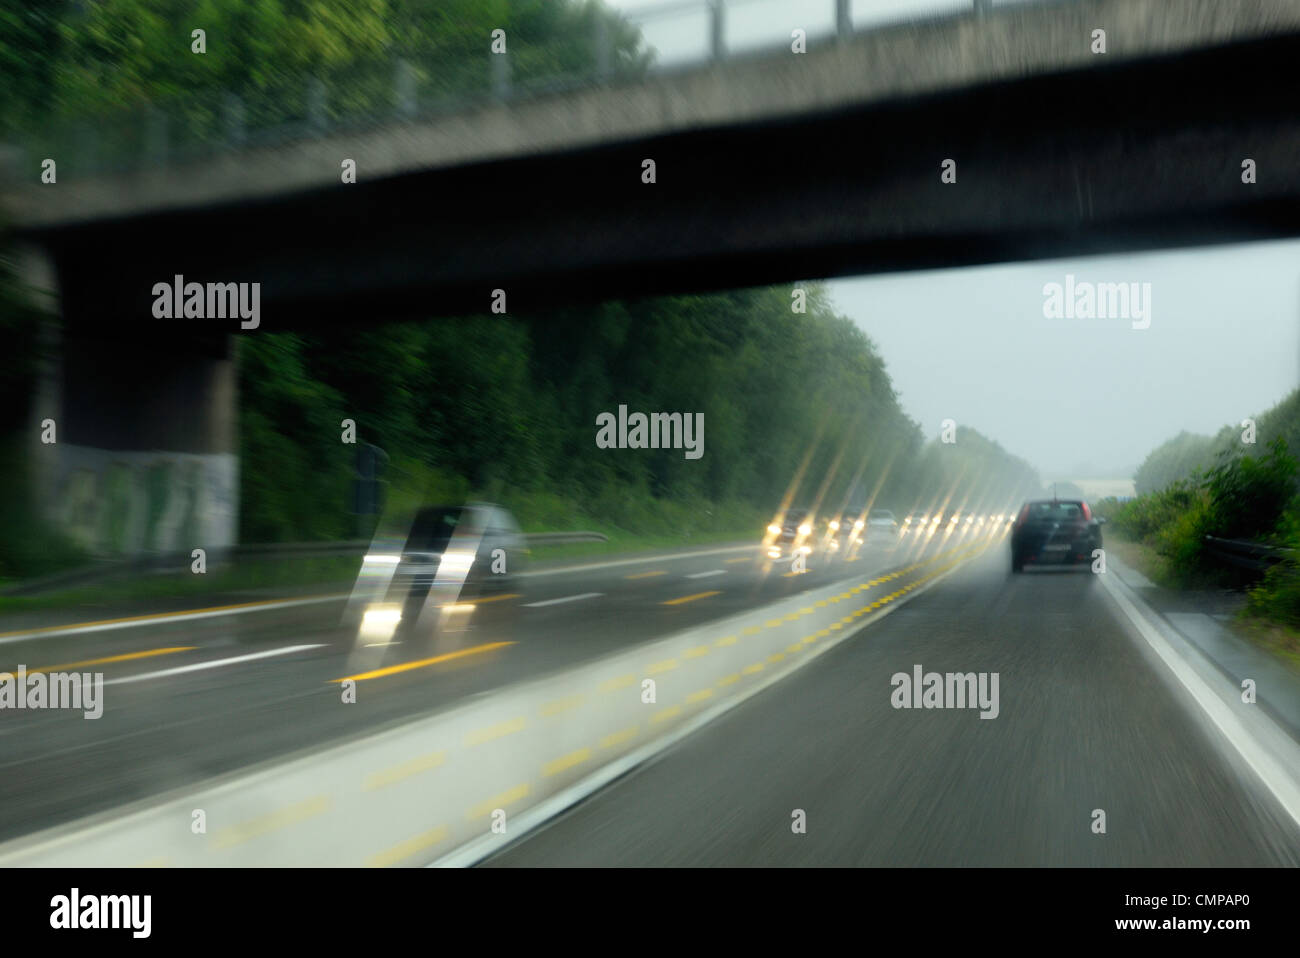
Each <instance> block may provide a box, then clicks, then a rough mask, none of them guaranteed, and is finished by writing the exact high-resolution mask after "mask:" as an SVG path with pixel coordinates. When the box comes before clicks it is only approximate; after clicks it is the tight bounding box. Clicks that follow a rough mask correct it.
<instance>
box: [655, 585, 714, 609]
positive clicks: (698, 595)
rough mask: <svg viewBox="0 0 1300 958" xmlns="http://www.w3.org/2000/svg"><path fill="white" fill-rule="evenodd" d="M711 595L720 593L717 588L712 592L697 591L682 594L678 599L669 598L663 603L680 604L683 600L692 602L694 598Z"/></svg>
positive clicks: (705, 597) (703, 597)
mask: <svg viewBox="0 0 1300 958" xmlns="http://www.w3.org/2000/svg"><path fill="white" fill-rule="evenodd" d="M711 595H722V593H721V592H719V591H718V590H716V589H715V590H714V591H712V592H697V593H695V594H694V595H684V596H682V597H681V598H680V599H669V600H668V601H667V602H664V603H663V604H664V605H681V604H682V603H684V602H694V601H695V600H696V599H707V598H708V597H709V596H711Z"/></svg>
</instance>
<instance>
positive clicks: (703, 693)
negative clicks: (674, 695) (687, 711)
mask: <svg viewBox="0 0 1300 958" xmlns="http://www.w3.org/2000/svg"><path fill="white" fill-rule="evenodd" d="M711 695H713V689H700V690H699V691H698V692H692V693H691V694H690V695H688V696H686V704H687V705H694V704H695V703H696V702H703V701H704V700H705V699H707V698H709V697H710V696H711Z"/></svg>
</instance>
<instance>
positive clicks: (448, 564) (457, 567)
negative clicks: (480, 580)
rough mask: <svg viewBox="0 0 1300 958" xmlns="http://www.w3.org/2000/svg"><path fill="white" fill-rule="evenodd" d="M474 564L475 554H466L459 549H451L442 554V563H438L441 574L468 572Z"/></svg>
mask: <svg viewBox="0 0 1300 958" xmlns="http://www.w3.org/2000/svg"><path fill="white" fill-rule="evenodd" d="M473 564H474V553H472V552H464V551H461V550H459V549H451V550H449V551H447V552H444V553H443V554H442V561H441V562H439V563H438V571H439V572H451V573H456V572H468V571H469V568H470V566H472V565H473Z"/></svg>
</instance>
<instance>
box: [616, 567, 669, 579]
mask: <svg viewBox="0 0 1300 958" xmlns="http://www.w3.org/2000/svg"><path fill="white" fill-rule="evenodd" d="M667 574H668V572H667V570H666V569H656V570H655V571H654V572H637V573H635V574H634V575H625V576H623V578H625V579H650V578H653V577H654V576H657V575H667Z"/></svg>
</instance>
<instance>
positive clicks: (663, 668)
mask: <svg viewBox="0 0 1300 958" xmlns="http://www.w3.org/2000/svg"><path fill="white" fill-rule="evenodd" d="M678 664H679V663H678V662H677V660H676V659H664V660H663V661H662V662H656V663H654V664H653V665H651V666H650V667H649V668H648V669H646V673H647V674H648V675H658V674H659V673H660V672H671V671H672V670H673V669H675V668H677V666H678Z"/></svg>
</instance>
